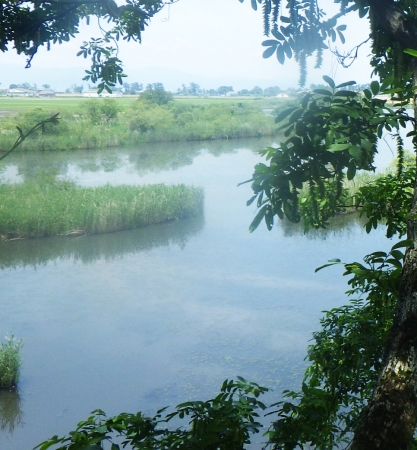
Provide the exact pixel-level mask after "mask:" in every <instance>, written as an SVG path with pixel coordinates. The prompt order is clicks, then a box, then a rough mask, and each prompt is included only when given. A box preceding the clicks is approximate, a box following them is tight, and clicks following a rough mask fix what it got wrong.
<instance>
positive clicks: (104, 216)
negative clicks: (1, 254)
mask: <svg viewBox="0 0 417 450" xmlns="http://www.w3.org/2000/svg"><path fill="white" fill-rule="evenodd" d="M203 201H204V194H203V191H202V189H200V188H196V187H189V186H185V185H177V186H166V185H163V184H157V185H149V186H109V185H107V186H103V187H97V188H85V187H80V186H77V185H75V184H74V183H72V182H68V181H57V180H49V181H48V180H35V181H29V182H25V183H22V184H14V185H1V186H0V235H2V237H3V238H5V239H11V238H18V237H25V238H32V237H44V236H50V235H74V234H96V233H108V232H114V231H120V230H125V229H132V228H137V227H142V226H147V225H151V224H155V223H161V222H165V221H169V220H176V219H181V218H185V217H192V216H197V215H199V214H201V213H202V211H203Z"/></svg>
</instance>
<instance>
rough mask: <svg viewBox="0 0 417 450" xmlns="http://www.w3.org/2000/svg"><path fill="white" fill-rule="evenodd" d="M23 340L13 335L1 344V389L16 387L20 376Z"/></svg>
mask: <svg viewBox="0 0 417 450" xmlns="http://www.w3.org/2000/svg"><path fill="white" fill-rule="evenodd" d="M21 347H22V340H21V339H20V340H18V339H16V338H15V337H14V336H13V335H12V336H11V337H8V336H6V338H5V341H4V342H1V343H0V388H7V389H10V388H13V387H16V385H17V382H18V380H19V375H20V365H21V360H20V349H21Z"/></svg>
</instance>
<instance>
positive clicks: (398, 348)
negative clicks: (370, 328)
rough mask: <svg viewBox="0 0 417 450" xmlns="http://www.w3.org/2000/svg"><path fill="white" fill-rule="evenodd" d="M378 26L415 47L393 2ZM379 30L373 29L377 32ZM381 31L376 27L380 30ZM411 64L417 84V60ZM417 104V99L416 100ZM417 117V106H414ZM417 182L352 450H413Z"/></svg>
mask: <svg viewBox="0 0 417 450" xmlns="http://www.w3.org/2000/svg"><path fill="white" fill-rule="evenodd" d="M369 5H370V7H371V14H372V16H371V20H373V21H375V22H374V24H373V25H374V26H375V25H376V28H377V29H378V28H379V29H382V30H383V31H384V32H386V33H388V34H389V35H390V36H391V37H392V38H393V39H395V40H396V41H397V42H398V43H400V45H401V47H402V48H403V49H405V48H409V47H411V48H413V47H415V46H416V44H415V43H416V42H417V39H416V36H417V30H416V27H415V24H414V23H413V21H409V23H407V21H406V20H405V17H404V14H403V12H401V11H400V10H399V9H398V8H396V5H395V2H394V1H392V0H369ZM373 31H374V30H373ZM376 32H377V30H376ZM415 61H416V62H414V61H413V62H412V66H413V71H414V80H413V81H414V85H417V59H416V60H415ZM415 104H416V103H415ZM414 116H415V117H417V115H416V107H415V110H414ZM416 217H417V185H416V182H415V184H414V198H413V203H412V206H411V210H410V214H409V216H408V221H407V238H408V239H411V240H413V241H414V246H413V247H410V248H408V249H407V252H406V255H405V259H404V266H403V272H402V280H401V285H400V295H399V302H398V307H397V311H396V316H395V319H394V325H393V327H392V330H391V334H390V338H389V340H388V343H387V346H386V350H385V355H384V360H383V365H382V370H381V373H380V375H379V379H378V383H377V386H376V389H375V391H374V393H373V396H372V398H371V400H370V401H369V403H368V405H367V406H366V407H365V409H364V411H363V414H362V417H361V420H360V423H359V425H358V427H357V429H356V431H355V435H354V438H353V441H352V443H351V447H350V448H351V449H352V450H374V449H375V450H376V449H378V450H408V449H409V448H410V445H411V440H412V437H413V434H414V430H415V427H416V422H417V220H416Z"/></svg>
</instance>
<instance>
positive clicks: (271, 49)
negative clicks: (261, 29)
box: [262, 46, 277, 59]
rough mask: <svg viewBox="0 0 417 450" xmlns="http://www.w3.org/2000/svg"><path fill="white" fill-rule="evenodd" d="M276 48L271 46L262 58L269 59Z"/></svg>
mask: <svg viewBox="0 0 417 450" xmlns="http://www.w3.org/2000/svg"><path fill="white" fill-rule="evenodd" d="M276 49H277V47H276V46H273V47H269V48H267V49H266V50H265V51H264V52H263V53H262V58H265V59H267V58H270V57H271V56H272V55H273V54H274V53H275V51H276Z"/></svg>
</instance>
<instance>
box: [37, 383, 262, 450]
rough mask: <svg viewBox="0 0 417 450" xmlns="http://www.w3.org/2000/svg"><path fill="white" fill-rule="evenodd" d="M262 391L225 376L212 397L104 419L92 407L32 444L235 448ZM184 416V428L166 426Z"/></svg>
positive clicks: (74, 449)
mask: <svg viewBox="0 0 417 450" xmlns="http://www.w3.org/2000/svg"><path fill="white" fill-rule="evenodd" d="M267 390H268V389H267V388H264V387H262V386H259V385H258V384H256V383H252V382H248V381H246V380H245V379H244V378H242V377H237V381H233V380H225V381H224V382H223V385H222V387H221V390H220V393H219V394H218V395H217V396H216V397H215V398H213V399H211V400H207V401H205V402H203V401H193V402H186V403H182V404H180V405H178V406H177V408H176V410H175V411H174V412H172V413H169V414H167V413H166V412H165V411H166V408H163V409H160V410H159V411H157V413H156V415H155V416H154V417H146V416H144V415H143V414H142V413H141V412H139V413H137V414H126V413H122V414H119V415H117V416H115V417H111V418H107V417H106V415H105V414H104V412H103V411H101V410H95V411H93V413H92V415H91V416H90V417H89V418H88V419H87V420H85V421H83V422H80V423H79V424H78V426H77V428H76V429H75V430H74V431H72V432H70V433H69V436H68V437H63V438H60V437H58V436H53V437H52V438H51V439H49V440H47V441H45V442H43V443H41V444H39V445H38V446H36V447H35V449H38V450H47V449H48V448H51V447H52V446H57V445H60V446H59V447H57V450H85V449H90V450H93V449H94V450H101V449H103V448H104V443H105V442H107V443H109V444H111V450H119V449H120V448H125V447H128V448H132V449H141V450H158V449H160V450H170V449H172V450H174V449H181V450H241V449H243V448H244V445H245V444H248V443H250V436H251V434H253V433H258V432H259V430H260V428H261V427H262V425H261V424H260V423H259V422H258V421H257V418H258V412H257V411H258V410H259V409H261V410H263V409H265V405H264V404H263V403H262V402H261V401H260V400H258V397H259V396H260V395H261V394H263V393H265V392H266V391H267ZM184 418H188V427H187V428H182V427H179V428H176V429H173V430H170V429H168V428H167V427H166V424H167V423H168V422H170V421H171V420H172V419H180V420H182V419H184ZM117 442H121V444H118V443H117ZM54 448H55V447H54Z"/></svg>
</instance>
